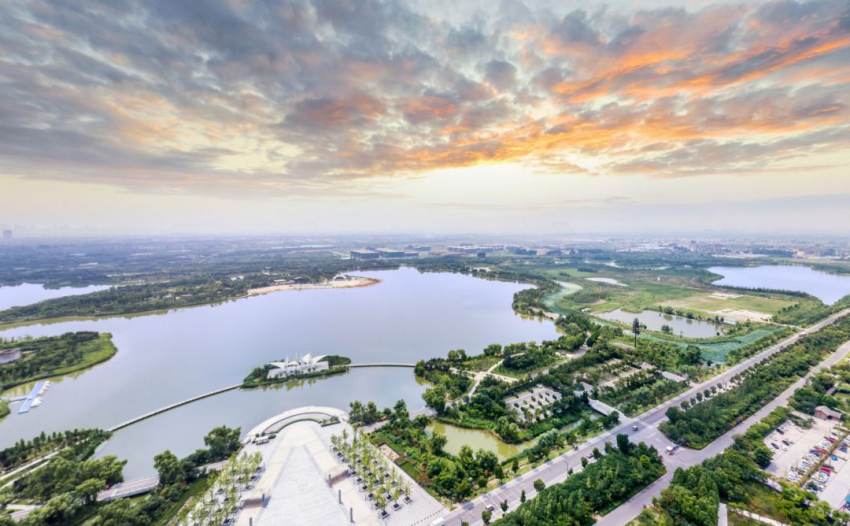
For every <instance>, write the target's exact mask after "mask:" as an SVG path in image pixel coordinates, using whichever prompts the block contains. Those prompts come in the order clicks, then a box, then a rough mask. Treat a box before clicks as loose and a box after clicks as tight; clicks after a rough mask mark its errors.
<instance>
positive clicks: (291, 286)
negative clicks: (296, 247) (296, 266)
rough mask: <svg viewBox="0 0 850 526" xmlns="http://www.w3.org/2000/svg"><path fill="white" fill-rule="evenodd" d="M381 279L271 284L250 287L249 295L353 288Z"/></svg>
mask: <svg viewBox="0 0 850 526" xmlns="http://www.w3.org/2000/svg"><path fill="white" fill-rule="evenodd" d="M380 281H381V280H379V279H374V278H356V277H355V278H352V279H348V280H345V281H328V282H326V283H288V284H285V285H270V286H268V287H260V288H258V289H250V290H249V291H248V295H249V296H257V295H260V294H269V293H271V292H279V291H282V290H321V289H351V288H354V287H368V286H369V285H375V284H376V283H380Z"/></svg>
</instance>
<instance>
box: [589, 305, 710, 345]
mask: <svg viewBox="0 0 850 526" xmlns="http://www.w3.org/2000/svg"><path fill="white" fill-rule="evenodd" d="M594 316H598V317H600V318H603V319H606V320H614V321H619V322H621V323H626V324H628V325H631V324H632V322H633V321H634V319H635V318H637V319H639V320H640V322H641V323H642V324H644V325H646V328H647V329H649V330H651V331H661V326H662V325H669V326H670V327H672V328H673V334H676V335H681V336H686V337H689V338H711V337H712V336H717V333H718V332H721V333H722V331H723V328H722V326H721V325H717V324H714V323H711V322H707V321H700V320H689V319H688V318H685V317H682V316H674V315H671V314H662V313H660V312H658V311H653V310H645V311H643V312H641V313H640V314H635V313H634V312H626V311H624V310H621V309H617V310H613V311H611V312H603V313H601V314H594Z"/></svg>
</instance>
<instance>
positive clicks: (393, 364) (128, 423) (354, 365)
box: [107, 362, 416, 432]
mask: <svg viewBox="0 0 850 526" xmlns="http://www.w3.org/2000/svg"><path fill="white" fill-rule="evenodd" d="M345 367H348V368H349V369H364V368H367V367H403V368H408V369H413V368H414V367H416V364H412V363H400V362H372V363H352V364H349V365H346V366H345ZM293 380H297V378H293ZM240 387H242V384H236V385H230V386H227V387H222V388H221V389H216V390H214V391H210V392H208V393H204V394H200V395H197V396H193V397H191V398H187V399H185V400H181V401H179V402H175V403H173V404H170V405H167V406H165V407H161V408H159V409H156V410H154V411H150V412H148V413H145V414H143V415H141V416H137V417H136V418H132V419H130V420H127V421H125V422H121V423H120V424H118V425H115V426H112V427H110V428H109V429H107V431H110V432H113V431H118V430H119V429H123V428H125V427H128V426H131V425H133V424H136V423H139V422H141V421H142V420H146V419H148V418H151V417H152V416H156V415H159V414H161V413H165V412H166V411H171V410H172V409H177V408H178V407H180V406H184V405H187V404H191V403H192V402H197V401H198V400H202V399H204V398H209V397H211V396H215V395H217V394H221V393H225V392H227V391H234V390H236V389H239V388H240Z"/></svg>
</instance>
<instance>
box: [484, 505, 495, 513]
mask: <svg viewBox="0 0 850 526" xmlns="http://www.w3.org/2000/svg"><path fill="white" fill-rule="evenodd" d="M486 508H487V511H489V512H493V511H496V508H495V507H494V506H493V505H492V504H488V505H487V506H486Z"/></svg>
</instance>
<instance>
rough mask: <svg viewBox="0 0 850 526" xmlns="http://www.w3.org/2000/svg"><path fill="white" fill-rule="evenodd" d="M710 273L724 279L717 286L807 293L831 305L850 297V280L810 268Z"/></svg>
mask: <svg viewBox="0 0 850 526" xmlns="http://www.w3.org/2000/svg"><path fill="white" fill-rule="evenodd" d="M708 271H709V272H713V273H715V274H720V275H721V276H723V279H720V280H718V281H715V282H714V283H713V285H728V286H730V287H744V288H765V289H773V290H791V291H797V292H806V293H808V294H810V295H812V296H814V297H816V298H818V299H820V300H821V301H822V302H824V303H825V304H827V305H832V304H833V303H835V302H836V301H838V300H840V299H841V298H843V297H844V296H846V295H848V294H850V276H838V275H835V274H828V273H826V272H822V271H820V270H814V269H812V268H809V267H796V266H791V265H762V266H760V267H711V268H709V269H708Z"/></svg>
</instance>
